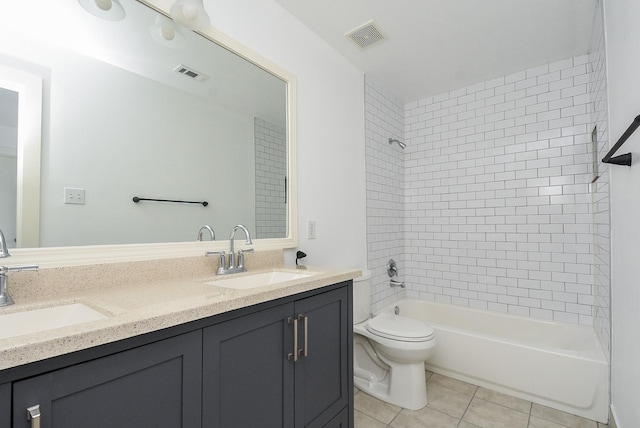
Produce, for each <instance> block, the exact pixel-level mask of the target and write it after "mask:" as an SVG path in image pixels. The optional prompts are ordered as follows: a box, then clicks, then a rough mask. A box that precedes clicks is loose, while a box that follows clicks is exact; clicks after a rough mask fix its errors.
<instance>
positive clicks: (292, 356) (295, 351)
mask: <svg viewBox="0 0 640 428" xmlns="http://www.w3.org/2000/svg"><path fill="white" fill-rule="evenodd" d="M287 324H293V353H289V355H287V360H289V361H291V360H293V362H294V363H295V362H296V361H298V320H297V319H294V318H292V317H289V318H288V319H287Z"/></svg>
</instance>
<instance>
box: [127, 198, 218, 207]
mask: <svg viewBox="0 0 640 428" xmlns="http://www.w3.org/2000/svg"><path fill="white" fill-rule="evenodd" d="M140 201H155V202H175V203H178V204H198V205H202V206H203V207H206V206H207V205H209V202H207V201H202V202H199V201H176V200H173V199H149V198H139V197H137V196H134V197H133V202H135V203H136V204H137V203H138V202H140Z"/></svg>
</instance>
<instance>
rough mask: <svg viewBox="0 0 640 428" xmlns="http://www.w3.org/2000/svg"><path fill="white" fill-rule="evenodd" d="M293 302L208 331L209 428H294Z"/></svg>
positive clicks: (206, 413)
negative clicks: (289, 358) (289, 320)
mask: <svg viewBox="0 0 640 428" xmlns="http://www.w3.org/2000/svg"><path fill="white" fill-rule="evenodd" d="M292 316H293V303H289V304H283V305H281V306H276V307H275V308H271V309H266V310H263V311H260V312H256V313H254V314H250V315H246V316H242V317H239V318H236V319H234V320H230V321H227V322H223V323H220V324H216V325H214V326H211V327H208V328H206V329H205V330H204V335H203V340H204V342H203V343H204V354H203V360H204V368H203V369H204V371H203V419H202V420H203V426H205V427H206V428H213V427H222V428H249V427H260V428H271V427H273V428H282V427H293V393H294V391H293V362H292V361H289V360H288V359H287V354H288V353H293V327H292V325H290V324H289V323H288V322H287V320H288V318H289V317H292Z"/></svg>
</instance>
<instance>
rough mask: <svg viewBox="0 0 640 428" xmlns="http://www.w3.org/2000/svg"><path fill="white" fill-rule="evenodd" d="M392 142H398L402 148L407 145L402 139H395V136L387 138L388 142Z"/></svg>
mask: <svg viewBox="0 0 640 428" xmlns="http://www.w3.org/2000/svg"><path fill="white" fill-rule="evenodd" d="M393 143H398V145H399V146H400V147H402V148H403V149H404V148H405V147H407V145H406V144H405V143H403V142H402V141H399V140H396V139H395V138H389V144H393Z"/></svg>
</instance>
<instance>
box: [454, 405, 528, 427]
mask: <svg viewBox="0 0 640 428" xmlns="http://www.w3.org/2000/svg"><path fill="white" fill-rule="evenodd" d="M462 420H464V421H466V422H469V423H472V424H474V425H478V426H480V427H483V428H527V424H528V423H529V415H528V414H526V413H523V412H518V411H517V410H513V409H509V408H507V407H504V406H501V405H499V404H496V403H491V402H489V401H485V400H482V399H480V398H474V399H473V401H471V404H470V405H469V409H467V411H466V412H465V414H464V417H463V418H462Z"/></svg>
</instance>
